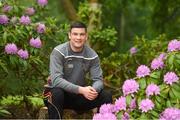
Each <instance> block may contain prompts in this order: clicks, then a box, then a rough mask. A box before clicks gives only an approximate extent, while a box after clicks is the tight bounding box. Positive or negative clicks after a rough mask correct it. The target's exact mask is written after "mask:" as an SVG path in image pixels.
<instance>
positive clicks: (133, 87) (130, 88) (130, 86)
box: [122, 79, 139, 96]
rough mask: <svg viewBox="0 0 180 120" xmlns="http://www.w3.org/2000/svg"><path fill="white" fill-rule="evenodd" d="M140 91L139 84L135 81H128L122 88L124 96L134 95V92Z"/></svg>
mask: <svg viewBox="0 0 180 120" xmlns="http://www.w3.org/2000/svg"><path fill="white" fill-rule="evenodd" d="M138 89H139V84H138V83H137V82H136V81H135V80H134V79H130V80H126V81H125V82H124V84H123V86H122V90H123V94H124V96H126V95H128V94H133V93H134V92H137V91H138Z"/></svg>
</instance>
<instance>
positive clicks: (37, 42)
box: [29, 37, 42, 48]
mask: <svg viewBox="0 0 180 120" xmlns="http://www.w3.org/2000/svg"><path fill="white" fill-rule="evenodd" d="M29 44H30V45H31V46H32V47H35V48H41V47H42V42H41V40H40V38H39V37H37V38H36V39H34V38H31V39H30V41H29Z"/></svg>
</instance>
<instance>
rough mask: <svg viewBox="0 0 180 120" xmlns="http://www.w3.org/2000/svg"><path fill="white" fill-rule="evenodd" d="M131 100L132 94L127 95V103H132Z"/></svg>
mask: <svg viewBox="0 0 180 120" xmlns="http://www.w3.org/2000/svg"><path fill="white" fill-rule="evenodd" d="M131 100H132V98H131V95H128V96H126V104H127V105H130V103H131Z"/></svg>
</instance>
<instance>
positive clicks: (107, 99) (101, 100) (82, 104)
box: [65, 90, 112, 111]
mask: <svg viewBox="0 0 180 120" xmlns="http://www.w3.org/2000/svg"><path fill="white" fill-rule="evenodd" d="M65 94H66V93H65ZM67 98H68V100H71V103H70V102H69V101H65V104H66V102H68V105H67V104H66V107H67V108H70V109H74V110H76V111H85V110H90V109H93V108H96V107H98V108H99V107H100V106H101V105H102V104H105V103H106V104H107V103H112V94H111V92H109V91H105V90H102V91H101V92H100V93H99V95H98V97H97V98H96V99H95V100H92V101H91V100H88V99H86V98H85V97H84V96H82V95H77V94H71V93H68V94H67V95H66V99H67Z"/></svg>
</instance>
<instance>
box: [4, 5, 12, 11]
mask: <svg viewBox="0 0 180 120" xmlns="http://www.w3.org/2000/svg"><path fill="white" fill-rule="evenodd" d="M11 10H12V6H10V5H7V4H6V5H4V6H3V8H2V11H3V12H5V13H6V12H9V11H11Z"/></svg>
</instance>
